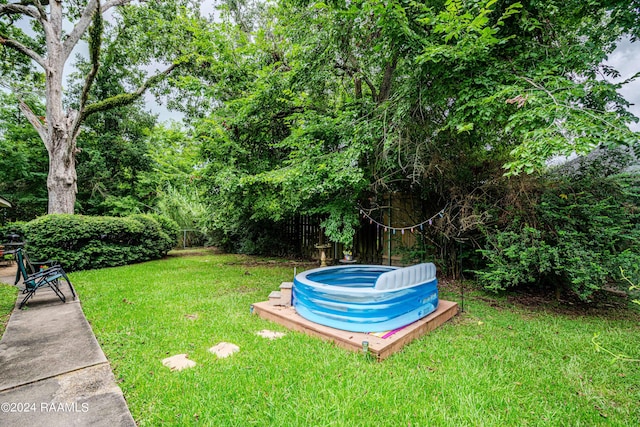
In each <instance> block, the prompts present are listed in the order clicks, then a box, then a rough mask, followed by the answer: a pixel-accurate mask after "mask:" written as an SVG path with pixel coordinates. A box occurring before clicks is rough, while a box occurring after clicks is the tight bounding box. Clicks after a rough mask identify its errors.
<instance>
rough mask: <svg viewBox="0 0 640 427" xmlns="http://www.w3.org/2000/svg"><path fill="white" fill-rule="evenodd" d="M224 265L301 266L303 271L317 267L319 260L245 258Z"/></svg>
mask: <svg viewBox="0 0 640 427" xmlns="http://www.w3.org/2000/svg"><path fill="white" fill-rule="evenodd" d="M224 265H228V266H237V265H241V266H243V267H290V268H293V267H299V268H300V269H301V270H300V271H302V270H303V269H305V270H306V269H309V268H315V267H318V263H317V262H313V261H297V260H291V261H274V260H266V261H260V260H251V259H248V260H244V261H238V262H227V263H225V264H224Z"/></svg>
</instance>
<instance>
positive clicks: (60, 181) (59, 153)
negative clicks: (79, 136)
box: [47, 131, 78, 214]
mask: <svg viewBox="0 0 640 427" xmlns="http://www.w3.org/2000/svg"><path fill="white" fill-rule="evenodd" d="M59 133H60V132H55V131H54V132H53V135H50V138H51V139H50V141H49V146H51V147H53V149H52V150H50V151H49V175H48V177H47V189H48V191H49V205H48V213H50V214H53V213H67V214H72V213H74V206H75V204H76V193H77V192H78V186H77V176H76V162H75V143H73V141H69V138H65V136H66V135H65V134H67V135H68V133H67V132H65V133H64V134H62V135H60V134H59Z"/></svg>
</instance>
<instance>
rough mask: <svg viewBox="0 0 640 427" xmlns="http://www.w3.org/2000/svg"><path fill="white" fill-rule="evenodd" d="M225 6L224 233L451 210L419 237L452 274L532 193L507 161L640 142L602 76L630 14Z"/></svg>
mask: <svg viewBox="0 0 640 427" xmlns="http://www.w3.org/2000/svg"><path fill="white" fill-rule="evenodd" d="M232 11H233V13H232V15H233V16H236V18H235V20H236V22H237V23H238V28H237V32H229V33H228V34H229V37H228V41H226V42H225V46H227V48H226V49H225V51H227V50H228V51H231V50H232V49H231V46H233V54H229V55H228V56H227V55H225V56H224V57H220V58H219V62H216V61H213V62H212V63H211V69H212V70H213V69H225V70H226V72H227V74H226V75H228V76H232V77H233V78H232V79H227V80H225V81H216V80H215V79H209V80H208V82H207V83H208V85H206V86H205V87H206V88H207V90H208V92H209V93H216V94H221V93H224V95H225V97H223V98H222V97H217V98H216V103H215V104H214V103H212V105H214V112H213V114H212V115H211V117H209V118H207V119H205V120H202V121H200V122H199V123H198V126H199V127H200V129H201V130H200V131H199V135H201V137H202V138H203V141H204V142H203V147H204V154H205V157H206V160H207V162H208V163H207V165H208V166H207V167H208V186H209V190H210V191H209V192H208V194H209V197H210V198H211V199H212V201H213V202H214V203H213V205H214V208H213V209H214V210H215V211H216V213H217V215H215V217H214V218H213V222H214V224H217V226H218V227H220V228H221V229H224V230H228V231H233V230H242V229H246V224H247V223H248V222H250V221H259V220H264V219H267V218H268V219H271V220H279V219H282V218H285V217H287V216H288V215H291V214H294V213H322V214H324V215H328V217H329V219H328V220H327V221H325V223H324V224H325V226H326V229H327V231H329V232H330V234H331V235H332V236H331V237H332V238H334V239H336V240H341V239H343V238H344V239H345V240H346V239H348V236H349V233H348V231H347V232H345V228H349V227H352V226H353V225H354V224H357V221H354V216H355V217H356V219H357V212H358V210H357V205H358V204H360V205H361V206H363V207H364V208H369V209H372V210H374V209H379V207H380V205H383V202H382V201H381V200H383V199H384V198H383V197H382V196H384V195H385V194H388V193H389V192H405V193H413V194H415V195H416V196H418V197H419V198H420V199H422V200H423V202H424V207H425V208H424V209H425V211H424V214H425V216H426V218H428V217H430V216H431V215H433V214H434V213H437V212H438V211H440V210H441V209H442V208H443V207H444V206H447V212H446V215H447V217H446V218H445V219H444V220H443V221H441V222H439V224H442V226H440V225H439V226H437V227H436V226H434V227H432V228H431V229H430V230H429V231H425V236H424V237H425V239H426V240H427V241H429V242H431V245H432V246H433V252H434V253H437V254H438V255H439V256H441V257H443V258H445V259H446V260H447V263H448V264H449V263H450V264H451V266H453V265H457V264H458V263H457V262H456V260H455V256H456V255H455V254H457V253H459V252H460V244H468V245H470V246H473V245H476V246H477V244H478V242H476V241H475V240H474V239H481V238H482V236H481V233H479V230H478V227H479V226H481V225H483V223H485V222H486V221H492V220H493V219H492V218H493V213H495V212H499V211H500V209H502V208H503V207H504V206H503V203H504V204H508V201H509V200H511V201H513V200H514V199H517V198H518V197H520V196H522V193H521V192H520V191H521V190H520V188H519V187H518V182H520V181H519V179H515V178H514V179H511V178H507V177H505V176H504V173H505V169H503V166H506V167H507V172H510V173H511V174H512V175H515V174H518V173H520V172H526V173H531V174H533V175H534V177H533V178H531V179H535V173H536V172H537V171H539V170H543V169H544V168H545V165H546V161H547V160H548V159H550V158H551V157H553V156H554V155H558V154H565V155H566V154H568V153H570V152H572V151H576V152H579V153H585V152H588V151H590V150H591V149H593V147H595V146H597V145H598V144H601V145H618V144H633V143H635V141H637V139H638V138H637V134H634V133H632V132H631V131H629V129H628V128H627V127H626V125H627V124H628V123H629V122H631V121H633V120H634V118H633V117H632V116H631V115H630V114H629V113H628V111H627V108H626V107H627V103H626V101H625V100H624V99H622V98H621V97H620V96H619V95H618V94H617V93H616V88H617V86H616V85H614V84H611V83H609V82H607V81H606V80H602V79H601V78H600V77H601V76H604V77H605V78H606V77H608V76H610V75H613V74H615V70H611V69H608V68H606V67H602V66H601V63H602V61H603V59H604V57H605V56H606V54H607V53H608V52H611V51H612V50H613V48H614V46H615V41H616V40H617V39H618V38H619V37H620V36H621V35H622V34H628V33H633V32H634V31H637V28H634V25H635V24H634V22H636V21H637V18H636V17H635V15H634V7H632V6H630V5H629V3H628V2H608V1H602V2H600V1H596V2H589V3H584V2H582V1H577V0H576V1H573V0H570V1H563V2H562V3H560V2H557V1H552V2H522V3H519V2H509V1H494V0H486V1H475V0H468V1H464V0H448V1H445V0H442V1H432V2H423V3H420V2H411V1H405V0H390V1H380V0H355V1H332V2H322V1H308V0H283V1H281V2H279V3H277V4H274V5H272V6H271V7H268V8H265V9H264V10H263V13H262V15H261V17H260V19H254V20H253V21H251V22H250V24H247V19H246V16H242V14H241V12H242V10H241V8H236V9H233V10H232ZM252 13H253V12H252ZM238 14H240V16H239V17H237V16H238ZM251 16H253V15H251ZM248 28H249V29H250V28H255V31H250V30H247V29H248ZM227 59H228V62H225V63H224V65H220V63H221V62H223V60H227ZM225 66H226V67H225ZM230 70H232V71H230ZM223 212H227V214H226V215H225V214H223ZM427 234H428V235H427ZM469 252H472V251H469ZM457 268H459V267H457Z"/></svg>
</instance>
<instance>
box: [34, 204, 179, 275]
mask: <svg viewBox="0 0 640 427" xmlns="http://www.w3.org/2000/svg"><path fill="white" fill-rule="evenodd" d="M176 230H177V225H175V224H172V222H171V221H167V220H158V219H156V217H154V216H152V215H132V216H130V217H124V218H120V217H94V216H83V215H64V214H60V215H58V214H56V215H47V216H43V217H40V218H37V219H35V220H33V221H31V222H29V223H27V224H25V226H24V231H25V237H26V242H27V243H26V249H27V250H28V252H29V255H30V256H31V257H32V258H34V259H39V260H44V259H54V260H57V261H58V262H60V264H61V265H62V266H63V267H64V268H65V270H68V271H74V270H88V269H94V268H103V267H113V266H118V265H125V264H131V263H135V262H141V261H147V260H151V259H157V258H160V257H162V256H164V255H166V254H167V252H169V250H171V249H172V248H173V247H174V246H175V244H176V234H177V232H176ZM168 232H169V233H172V234H171V235H170V234H168Z"/></svg>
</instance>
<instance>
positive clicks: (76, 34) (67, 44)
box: [63, 0, 133, 61]
mask: <svg viewBox="0 0 640 427" xmlns="http://www.w3.org/2000/svg"><path fill="white" fill-rule="evenodd" d="M132 1H133V0H110V1H107V2H106V3H104V4H102V5H99V2H98V1H96V0H89V2H88V3H87V6H86V7H85V9H84V11H83V12H82V16H81V17H80V19H79V20H78V22H77V23H76V25H75V26H74V27H73V30H71V32H70V33H69V35H68V36H67V38H66V39H65V41H64V51H63V52H64V58H65V61H66V59H67V58H68V57H69V55H71V51H72V50H73V48H74V47H75V46H76V44H78V41H80V38H81V37H82V35H83V34H84V33H85V31H87V28H89V25H90V23H91V18H92V17H93V14H94V13H95V12H96V10H97V9H98V7H100V12H99V13H101V14H102V13H105V12H106V11H107V10H109V9H111V8H112V7H115V6H122V5H125V4H128V3H131V2H132Z"/></svg>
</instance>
